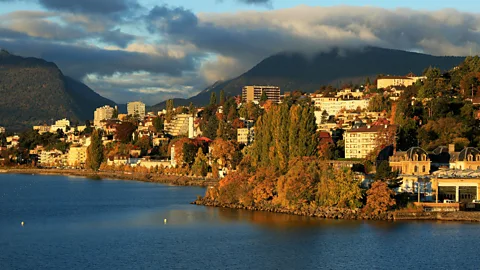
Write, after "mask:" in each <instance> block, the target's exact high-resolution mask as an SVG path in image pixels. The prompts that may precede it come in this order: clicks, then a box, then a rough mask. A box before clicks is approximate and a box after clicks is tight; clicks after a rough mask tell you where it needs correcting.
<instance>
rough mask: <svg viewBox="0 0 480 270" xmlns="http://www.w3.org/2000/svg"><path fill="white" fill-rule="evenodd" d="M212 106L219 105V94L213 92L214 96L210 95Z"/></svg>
mask: <svg viewBox="0 0 480 270" xmlns="http://www.w3.org/2000/svg"><path fill="white" fill-rule="evenodd" d="M210 105H211V106H214V105H217V94H216V93H215V92H212V94H211V95H210Z"/></svg>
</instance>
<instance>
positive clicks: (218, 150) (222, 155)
mask: <svg viewBox="0 0 480 270" xmlns="http://www.w3.org/2000/svg"><path fill="white" fill-rule="evenodd" d="M211 148H212V158H213V159H214V160H215V161H219V163H220V165H222V166H230V165H231V161H232V158H233V154H234V153H235V145H234V144H233V143H232V142H231V141H227V140H224V139H222V138H217V139H215V140H214V141H213V142H212V144H211Z"/></svg>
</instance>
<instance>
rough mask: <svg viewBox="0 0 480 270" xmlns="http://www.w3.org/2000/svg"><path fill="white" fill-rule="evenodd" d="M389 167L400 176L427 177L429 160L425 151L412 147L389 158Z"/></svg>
mask: <svg viewBox="0 0 480 270" xmlns="http://www.w3.org/2000/svg"><path fill="white" fill-rule="evenodd" d="M389 163H390V167H392V170H393V171H398V172H399V174H401V175H429V174H430V165H431V162H430V158H429V155H428V153H427V151H425V150H423V149H422V148H420V147H412V148H410V149H408V150H407V151H398V152H396V153H395V154H394V155H393V156H391V157H390V158H389Z"/></svg>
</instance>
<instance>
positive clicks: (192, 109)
mask: <svg viewBox="0 0 480 270" xmlns="http://www.w3.org/2000/svg"><path fill="white" fill-rule="evenodd" d="M188 113H190V114H191V115H192V116H193V117H196V114H197V108H195V105H193V102H190V105H188Z"/></svg>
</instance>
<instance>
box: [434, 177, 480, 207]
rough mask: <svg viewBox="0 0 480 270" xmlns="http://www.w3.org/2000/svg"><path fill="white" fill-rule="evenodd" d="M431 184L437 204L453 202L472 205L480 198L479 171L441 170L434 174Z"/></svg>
mask: <svg viewBox="0 0 480 270" xmlns="http://www.w3.org/2000/svg"><path fill="white" fill-rule="evenodd" d="M431 182H432V183H431V186H432V192H433V198H434V200H435V201H436V202H443V200H453V201H455V202H465V203H471V202H472V201H473V200H478V199H479V196H480V171H479V170H448V169H447V170H439V171H436V172H434V173H433V177H432V178H431Z"/></svg>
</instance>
